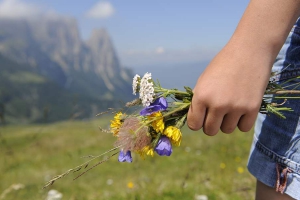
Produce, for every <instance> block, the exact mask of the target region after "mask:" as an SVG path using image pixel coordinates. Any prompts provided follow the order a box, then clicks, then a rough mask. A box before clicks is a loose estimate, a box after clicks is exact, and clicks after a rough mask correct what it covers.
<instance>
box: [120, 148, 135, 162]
mask: <svg viewBox="0 0 300 200" xmlns="http://www.w3.org/2000/svg"><path fill="white" fill-rule="evenodd" d="M118 160H119V162H132V157H131V151H127V152H126V154H125V155H124V151H123V150H121V151H120V154H119V158H118Z"/></svg>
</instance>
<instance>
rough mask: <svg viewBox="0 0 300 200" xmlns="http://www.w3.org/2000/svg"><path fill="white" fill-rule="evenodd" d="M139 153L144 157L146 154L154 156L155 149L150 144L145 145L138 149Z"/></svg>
mask: <svg viewBox="0 0 300 200" xmlns="http://www.w3.org/2000/svg"><path fill="white" fill-rule="evenodd" d="M137 153H138V154H139V155H140V156H141V157H142V158H143V159H144V158H145V156H146V155H147V156H152V157H153V156H154V150H153V148H152V147H150V146H145V147H144V148H142V149H141V150H138V151H137Z"/></svg>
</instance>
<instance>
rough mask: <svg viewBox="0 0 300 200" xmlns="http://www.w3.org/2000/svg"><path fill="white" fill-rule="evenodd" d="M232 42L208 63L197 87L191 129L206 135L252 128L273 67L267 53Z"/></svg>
mask: <svg viewBox="0 0 300 200" xmlns="http://www.w3.org/2000/svg"><path fill="white" fill-rule="evenodd" d="M236 47H237V46H235V45H233V44H230V45H229V46H227V47H225V48H224V49H223V50H222V51H221V52H220V53H219V54H218V55H217V56H216V57H215V58H214V59H213V60H212V62H211V63H210V64H209V65H208V67H207V68H206V70H205V71H204V72H203V74H202V75H201V76H200V77H199V79H198V82H197V84H196V86H195V88H194V96H193V100H192V104H191V107H190V110H189V113H188V121H187V122H188V126H189V127H190V128H191V129H192V130H199V129H200V128H203V131H204V133H206V134H207V135H215V134H217V133H218V131H219V130H220V129H221V130H222V131H223V132H224V133H231V132H233V131H234V129H235V128H236V127H238V128H239V129H240V130H241V131H249V130H250V129H251V128H252V126H253V124H254V122H255V119H256V116H257V114H258V112H259V108H260V106H261V102H262V97H263V94H264V92H265V89H266V86H267V83H268V80H269V77H270V68H271V63H272V61H270V60H271V59H269V58H268V57H269V56H268V55H263V56H262V55H259V54H260V53H259V52H255V51H254V52H251V50H249V49H248V48H245V50H244V51H243V50H242V49H240V48H236Z"/></svg>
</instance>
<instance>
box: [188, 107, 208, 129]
mask: <svg viewBox="0 0 300 200" xmlns="http://www.w3.org/2000/svg"><path fill="white" fill-rule="evenodd" d="M205 114H206V106H204V104H200V103H193V102H192V103H191V106H190V108H189V111H188V115H187V125H188V127H189V128H190V129H191V130H193V131H197V130H199V129H201V128H202V127H203V122H204V118H205Z"/></svg>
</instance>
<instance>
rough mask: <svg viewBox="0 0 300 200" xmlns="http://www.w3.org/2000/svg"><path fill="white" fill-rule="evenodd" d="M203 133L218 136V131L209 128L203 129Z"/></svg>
mask: <svg viewBox="0 0 300 200" xmlns="http://www.w3.org/2000/svg"><path fill="white" fill-rule="evenodd" d="M203 132H204V133H205V134H206V135H208V136H214V135H217V133H218V130H214V129H209V128H206V127H203Z"/></svg>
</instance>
